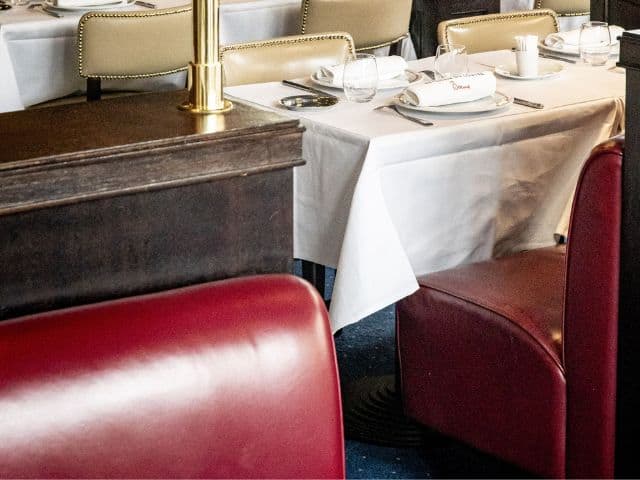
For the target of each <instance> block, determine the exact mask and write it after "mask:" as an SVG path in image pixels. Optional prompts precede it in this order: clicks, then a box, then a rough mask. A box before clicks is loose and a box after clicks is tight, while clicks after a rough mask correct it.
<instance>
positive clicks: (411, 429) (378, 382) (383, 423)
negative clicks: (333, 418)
mask: <svg viewBox="0 0 640 480" xmlns="http://www.w3.org/2000/svg"><path fill="white" fill-rule="evenodd" d="M343 411H344V428H345V435H346V436H347V438H351V439H354V440H359V441H363V442H367V443H373V444H376V445H384V446H392V447H417V446H421V445H423V444H424V443H425V438H426V435H427V433H426V430H425V429H424V427H422V426H421V425H419V424H418V423H417V422H414V421H413V420H411V419H409V418H408V417H406V416H405V415H404V412H403V409H402V400H401V398H400V394H399V393H398V391H397V387H396V378H395V375H384V376H381V377H364V378H361V379H358V380H356V381H354V382H353V383H352V384H350V385H347V387H346V388H345V389H344V392H343Z"/></svg>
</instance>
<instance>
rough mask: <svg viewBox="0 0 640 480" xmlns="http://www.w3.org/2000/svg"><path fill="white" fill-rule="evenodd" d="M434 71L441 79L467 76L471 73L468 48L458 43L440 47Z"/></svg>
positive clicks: (437, 50)
mask: <svg viewBox="0 0 640 480" xmlns="http://www.w3.org/2000/svg"><path fill="white" fill-rule="evenodd" d="M434 69H435V71H436V73H437V74H438V76H439V77H440V78H441V79H442V78H452V77H458V76H460V75H466V74H467V73H469V60H468V58H467V48H466V47H465V46H464V45H460V44H457V43H447V44H444V45H438V48H437V49H436V59H435V62H434Z"/></svg>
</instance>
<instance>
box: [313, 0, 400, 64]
mask: <svg viewBox="0 0 640 480" xmlns="http://www.w3.org/2000/svg"><path fill="white" fill-rule="evenodd" d="M410 16H411V0H340V1H336V0H304V1H303V3H302V27H301V33H303V34H305V33H322V32H332V31H343V32H349V33H350V34H351V36H352V37H353V40H354V42H355V45H356V49H357V50H371V49H374V48H380V47H385V46H388V45H392V47H393V48H392V53H398V51H399V48H398V47H399V42H401V41H402V40H404V39H405V38H406V37H407V36H408V31H409V19H410Z"/></svg>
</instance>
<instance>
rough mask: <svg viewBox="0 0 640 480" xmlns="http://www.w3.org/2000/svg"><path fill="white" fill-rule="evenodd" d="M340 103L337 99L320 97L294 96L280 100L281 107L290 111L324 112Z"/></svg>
mask: <svg viewBox="0 0 640 480" xmlns="http://www.w3.org/2000/svg"><path fill="white" fill-rule="evenodd" d="M336 103H338V99H337V98H336V97H328V96H327V97H323V96H318V95H293V96H291V97H284V98H281V99H280V105H282V106H283V107H285V108H288V109H289V110H322V109H326V108H329V107H333V106H334V105H335V104H336Z"/></svg>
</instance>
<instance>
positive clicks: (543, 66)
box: [494, 58, 564, 80]
mask: <svg viewBox="0 0 640 480" xmlns="http://www.w3.org/2000/svg"><path fill="white" fill-rule="evenodd" d="M562 70H564V65H562V64H561V63H560V62H556V61H554V60H545V59H542V58H540V59H539V60H538V74H537V75H531V76H526V77H523V76H520V75H518V67H517V66H516V64H515V62H513V63H506V64H502V65H496V67H495V69H494V71H495V73H496V74H497V75H500V76H501V77H505V78H511V79H514V80H544V79H546V78H553V77H556V76H558V75H559V74H560V72H561V71H562Z"/></svg>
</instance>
